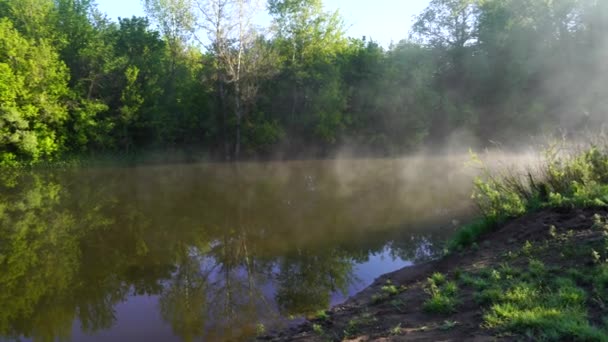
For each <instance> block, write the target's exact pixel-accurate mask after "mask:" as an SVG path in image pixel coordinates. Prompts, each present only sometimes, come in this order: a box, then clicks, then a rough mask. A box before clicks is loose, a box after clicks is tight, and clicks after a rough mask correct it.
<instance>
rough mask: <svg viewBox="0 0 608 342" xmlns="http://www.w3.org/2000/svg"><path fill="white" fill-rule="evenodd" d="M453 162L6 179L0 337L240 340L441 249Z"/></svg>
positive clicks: (5, 174)
mask: <svg viewBox="0 0 608 342" xmlns="http://www.w3.org/2000/svg"><path fill="white" fill-rule="evenodd" d="M466 160H467V157H466V156H465V157H463V158H456V157H452V158H441V157H436V158H422V157H420V158H415V157H412V158H404V159H370V160H339V161H293V162H268V163H241V164H221V163H220V164H214V163H208V164H190V165H163V166H141V167H123V168H108V167H106V168H97V169H95V168H87V169H71V170H53V171H27V172H26V171H13V170H3V171H2V174H1V175H0V289H1V290H0V308H1V310H0V336H1V337H0V339H2V340H13V339H21V340H74V341H116V340H150V341H151V340H158V341H191V340H205V341H223V340H237V341H238V340H244V339H247V338H250V337H252V336H255V335H256V333H259V332H261V331H269V330H272V329H276V328H280V327H285V326H288V325H290V324H297V323H298V322H300V321H301V320H302V318H303V317H306V316H309V315H313V314H314V313H315V312H318V311H319V310H324V309H327V308H329V307H330V306H331V305H335V304H339V303H340V302H342V301H344V300H345V299H346V298H347V297H348V296H349V295H352V294H354V293H356V292H358V291H360V290H362V289H363V288H365V287H366V286H367V285H369V284H370V283H371V282H372V281H373V280H374V279H375V278H376V277H378V276H380V275H381V274H383V273H386V272H390V271H394V270H396V269H399V268H401V267H404V266H407V265H411V264H412V263H416V262H420V261H423V260H427V259H429V258H432V257H434V256H437V255H439V254H440V253H442V248H443V247H442V243H443V242H444V241H445V239H446V238H447V237H449V235H450V234H451V233H452V232H453V231H454V229H455V225H456V224H457V220H462V219H463V218H466V217H467V216H468V215H469V214H470V212H471V203H470V194H471V179H472V174H473V172H472V171H471V170H470V169H469V168H467V167H465V165H464V164H465V162H466Z"/></svg>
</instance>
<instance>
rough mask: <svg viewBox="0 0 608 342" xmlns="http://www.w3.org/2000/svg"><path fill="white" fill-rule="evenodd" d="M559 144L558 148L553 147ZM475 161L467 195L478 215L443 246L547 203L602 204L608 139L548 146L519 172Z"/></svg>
mask: <svg viewBox="0 0 608 342" xmlns="http://www.w3.org/2000/svg"><path fill="white" fill-rule="evenodd" d="M558 147H559V148H558ZM472 159H473V161H474V162H475V163H477V164H479V165H480V166H481V170H482V173H481V176H479V177H478V178H477V179H476V180H475V186H474V193H473V199H474V201H475V203H476V204H477V206H478V208H479V211H480V213H481V218H480V219H478V220H477V221H474V222H472V223H470V224H468V225H466V226H464V227H463V228H461V229H460V230H459V231H458V232H457V233H456V235H455V236H454V238H453V239H452V240H451V241H450V242H449V244H448V249H450V250H455V249H460V248H462V247H466V246H468V245H470V244H472V243H473V242H475V241H476V240H478V239H479V237H480V236H481V235H483V234H485V233H487V232H489V231H491V230H493V229H494V228H495V227H497V226H498V225H499V224H501V223H503V222H505V221H506V220H508V219H511V218H515V217H519V216H521V215H523V214H525V213H527V212H531V211H535V210H538V209H541V208H547V207H604V206H608V144H606V143H602V144H594V145H588V146H586V147H580V146H577V147H574V148H571V149H564V148H562V147H561V145H553V146H552V147H550V148H548V149H547V150H546V151H545V152H544V154H543V158H542V161H541V163H540V165H538V166H536V167H534V168H533V167H529V168H528V169H526V171H525V172H513V171H512V172H496V171H492V170H490V168H488V167H487V166H485V165H484V163H483V162H482V161H481V160H480V159H479V158H478V157H477V156H476V155H473V156H472Z"/></svg>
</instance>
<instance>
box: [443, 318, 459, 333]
mask: <svg viewBox="0 0 608 342" xmlns="http://www.w3.org/2000/svg"><path fill="white" fill-rule="evenodd" d="M457 325H458V322H457V321H450V320H445V321H443V324H442V325H441V326H440V327H439V330H444V331H445V330H451V329H453V328H454V327H455V326H457Z"/></svg>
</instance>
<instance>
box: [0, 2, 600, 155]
mask: <svg viewBox="0 0 608 342" xmlns="http://www.w3.org/2000/svg"><path fill="white" fill-rule="evenodd" d="M143 4H144V7H145V8H146V13H147V15H148V17H133V18H120V19H119V20H118V21H117V22H114V21H111V20H109V19H108V18H107V17H106V16H105V15H104V14H103V13H101V12H100V11H99V10H98V9H97V7H96V5H95V3H94V2H93V1H92V0H10V1H9V0H0V161H1V162H2V163H4V164H10V163H13V162H15V161H24V162H37V161H44V160H53V159H60V158H62V157H63V156H66V155H82V154H84V155H95V154H99V153H110V154H136V153H138V152H142V151H146V150H149V149H161V150H163V149H164V150H176V149H177V150H190V151H193V150H196V151H200V152H201V153H204V154H206V155H209V156H211V157H213V158H217V159H233V158H237V159H238V158H239V157H241V156H245V157H256V156H272V155H274V153H279V152H280V153H281V155H282V156H293V157H298V156H301V155H308V156H316V157H319V156H327V155H331V154H332V153H333V152H336V151H339V150H340V148H341V147H343V146H344V145H348V146H351V147H352V148H353V149H354V150H359V151H364V152H367V153H375V154H381V155H394V154H402V153H407V152H412V151H415V150H416V149H419V148H421V147H425V146H429V145H432V146H442V145H443V144H445V143H447V142H449V141H452V140H451V139H452V137H453V136H455V135H462V134H465V135H467V136H469V137H471V140H469V142H474V143H475V144H478V145H480V146H485V145H488V144H490V142H491V141H500V142H502V143H505V144H508V143H521V142H523V141H526V140H529V139H530V138H531V137H534V136H537V135H547V134H554V133H556V132H563V131H564V130H567V131H569V132H577V131H579V130H581V129H588V128H597V127H598V126H599V125H601V124H603V123H604V122H605V119H606V109H605V108H606V100H605V99H606V96H604V95H605V91H606V88H605V87H606V86H605V85H606V84H607V82H606V75H608V74H607V73H606V71H607V70H606V68H607V67H606V64H605V63H604V62H603V61H605V60H606V57H608V45H607V43H608V42H607V40H606V38H605V37H606V36H608V35H607V34H608V5H606V4H605V2H604V1H600V0H560V1H537V0H483V1H482V0H432V1H430V3H429V5H428V7H427V8H426V9H424V10H423V11H422V12H421V13H420V15H418V16H417V17H416V18H415V20H414V23H413V26H412V31H411V34H410V36H409V37H404V39H403V40H402V41H400V42H398V43H396V44H392V45H391V46H390V47H388V48H384V47H381V46H379V45H378V44H377V43H376V42H374V41H369V40H368V39H366V38H365V37H361V38H349V37H347V35H346V33H345V32H346V31H345V27H344V24H343V22H342V19H341V17H340V14H339V13H338V12H336V13H329V12H326V11H325V10H324V9H323V4H322V2H321V0H269V1H268V2H267V4H266V5H267V6H266V10H267V11H268V13H269V15H270V16H271V18H272V20H271V23H270V25H269V26H268V27H267V28H260V27H255V26H254V25H252V24H251V22H252V21H251V18H252V17H253V16H254V15H255V11H258V10H260V9H259V8H256V6H254V3H253V2H252V1H248V0H145V1H144V2H143ZM386 10H387V11H390V10H391V9H390V8H387V9H386ZM394 25H395V26H400V25H403V23H394Z"/></svg>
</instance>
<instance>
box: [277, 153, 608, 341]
mask: <svg viewBox="0 0 608 342" xmlns="http://www.w3.org/2000/svg"><path fill="white" fill-rule="evenodd" d="M603 146H604V147H601V148H598V147H591V148H588V149H587V150H576V149H575V150H574V152H573V153H564V152H559V151H558V150H555V151H547V153H546V155H547V156H548V157H547V159H546V161H545V162H544V164H541V165H540V166H539V167H537V168H534V169H529V170H528V171H527V172H526V173H524V174H519V173H508V172H507V173H503V174H495V173H492V172H490V171H489V169H487V168H484V167H483V162H481V160H478V158H477V157H476V156H473V157H474V158H473V159H474V160H477V161H479V164H480V165H481V166H482V176H481V177H480V178H478V179H477V180H476V181H475V191H474V194H473V198H474V199H475V201H476V203H477V205H478V207H479V210H480V213H481V217H480V219H478V220H477V221H474V222H472V223H470V224H468V225H466V226H464V227H462V228H460V230H459V231H458V232H457V233H456V234H455V236H454V237H453V238H452V239H451V240H450V241H449V242H448V243H447V249H446V251H447V252H448V253H446V255H445V256H444V257H442V258H441V259H439V260H436V261H432V262H429V263H425V264H420V265H417V266H414V267H409V268H404V269H402V270H399V271H396V272H393V273H390V274H386V275H384V276H382V277H380V278H379V279H377V280H376V281H375V282H374V283H373V284H372V285H371V286H370V287H368V288H367V289H365V290H364V291H362V292H361V293H359V294H357V295H355V296H354V297H352V298H350V299H349V300H348V301H347V302H346V303H344V304H343V305H340V306H338V307H335V308H333V309H331V310H330V311H328V312H320V313H318V314H317V315H316V317H314V318H313V319H311V320H310V321H309V322H307V323H306V324H303V325H301V326H300V327H297V328H294V329H291V330H289V331H284V332H281V333H279V334H278V335H275V336H270V337H266V339H269V340H274V341H284V340H285V341H287V340H290V341H291V340H300V341H326V340H359V341H362V340H408V341H438V340H441V341H444V340H445V341H448V340H450V341H467V340H469V341H494V340H498V339H500V340H522V339H529V340H550V341H562V340H563V341H608V151H607V149H606V148H605V146H607V145H606V144H604V145H603ZM581 151H582V152H581Z"/></svg>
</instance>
